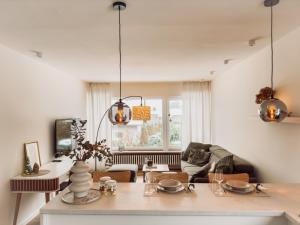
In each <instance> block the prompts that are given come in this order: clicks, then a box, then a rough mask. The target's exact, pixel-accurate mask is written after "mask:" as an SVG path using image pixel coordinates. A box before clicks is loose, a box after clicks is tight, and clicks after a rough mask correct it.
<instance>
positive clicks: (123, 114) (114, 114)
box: [108, 101, 131, 125]
mask: <svg viewBox="0 0 300 225" xmlns="http://www.w3.org/2000/svg"><path fill="white" fill-rule="evenodd" d="M108 118H109V120H110V122H111V123H112V124H113V125H116V124H118V125H126V124H127V123H129V121H130V120H131V110H130V108H129V106H128V105H126V104H125V103H124V102H122V101H118V102H116V103H115V104H113V105H112V106H111V107H110V109H109V111H108Z"/></svg>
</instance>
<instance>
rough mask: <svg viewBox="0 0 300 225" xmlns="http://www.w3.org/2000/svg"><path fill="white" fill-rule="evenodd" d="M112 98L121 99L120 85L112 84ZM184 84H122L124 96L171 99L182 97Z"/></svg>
mask: <svg viewBox="0 0 300 225" xmlns="http://www.w3.org/2000/svg"><path fill="white" fill-rule="evenodd" d="M111 88H112V96H113V97H119V83H112V84H111ZM181 92H182V82H149V83H145V82H136V83H135V82H128V83H122V96H123V97H124V96H129V95H142V96H143V97H159V98H164V99H168V98H169V97H176V96H181V94H182V93H181Z"/></svg>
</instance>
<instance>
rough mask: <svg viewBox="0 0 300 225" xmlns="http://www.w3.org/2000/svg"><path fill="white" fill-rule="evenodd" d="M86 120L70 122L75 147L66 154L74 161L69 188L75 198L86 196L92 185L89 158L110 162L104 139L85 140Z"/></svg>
mask: <svg viewBox="0 0 300 225" xmlns="http://www.w3.org/2000/svg"><path fill="white" fill-rule="evenodd" d="M86 122H87V121H86V120H79V121H77V120H73V121H72V124H71V134H72V137H73V139H74V142H75V145H74V146H75V147H74V148H73V149H72V150H71V151H70V152H69V153H67V156H68V157H70V158H71V159H73V160H74V161H75V163H74V165H73V167H72V168H71V173H72V175H71V176H70V180H71V181H72V183H71V185H70V187H69V189H70V191H72V192H74V196H75V197H76V198H82V197H85V196H87V194H88V192H89V190H90V189H91V186H92V178H91V174H90V173H89V171H90V167H89V165H88V164H87V163H86V162H87V160H89V159H90V158H97V159H98V160H99V161H102V160H105V163H106V164H111V160H112V154H111V153H110V149H109V148H108V147H107V145H106V140H105V139H104V140H101V141H99V142H96V143H95V144H92V143H90V142H89V141H88V140H86V137H85V133H86V128H85V125H86Z"/></svg>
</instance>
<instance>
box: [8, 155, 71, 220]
mask: <svg viewBox="0 0 300 225" xmlns="http://www.w3.org/2000/svg"><path fill="white" fill-rule="evenodd" d="M60 160H62V161H61V162H50V163H47V164H45V165H43V166H42V167H41V169H43V170H49V171H50V172H49V173H48V174H46V175H43V176H37V177H29V176H28V177H26V176H22V175H18V176H16V177H13V178H12V179H10V190H11V192H14V193H17V199H16V206H15V215H14V222H13V225H16V224H17V219H18V214H19V209H20V204H21V198H22V194H23V193H37V192H39V193H45V200H46V202H49V200H50V193H51V192H57V191H59V189H60V184H61V183H62V182H63V181H65V180H67V179H68V172H69V170H70V168H71V166H72V161H71V160H70V159H68V158H66V157H63V158H61V159H60Z"/></svg>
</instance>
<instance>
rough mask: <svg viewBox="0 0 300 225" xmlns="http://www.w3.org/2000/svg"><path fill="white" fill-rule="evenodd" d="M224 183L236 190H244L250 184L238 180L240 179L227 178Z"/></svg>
mask: <svg viewBox="0 0 300 225" xmlns="http://www.w3.org/2000/svg"><path fill="white" fill-rule="evenodd" d="M226 185H228V186H230V187H232V188H234V189H237V190H245V189H248V188H250V184H249V183H248V182H245V181H240V180H228V181H227V182H226Z"/></svg>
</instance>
